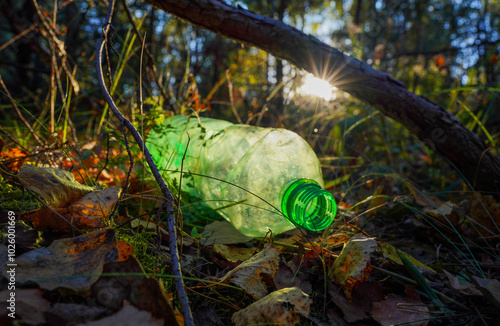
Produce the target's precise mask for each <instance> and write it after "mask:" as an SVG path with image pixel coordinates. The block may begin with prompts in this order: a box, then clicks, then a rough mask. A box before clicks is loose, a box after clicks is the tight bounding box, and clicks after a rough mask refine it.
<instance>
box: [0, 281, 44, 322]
mask: <svg viewBox="0 0 500 326" xmlns="http://www.w3.org/2000/svg"><path fill="white" fill-rule="evenodd" d="M11 292H13V293H15V296H14V298H15V302H14V306H13V307H14V308H15V310H14V316H15V317H16V319H15V320H18V321H19V322H22V324H23V325H40V324H45V323H46V320H45V313H46V312H47V311H48V310H49V309H50V302H48V301H47V300H46V299H44V298H43V296H42V295H43V291H42V290H40V289H19V288H18V289H16V290H15V291H11V290H4V291H2V292H0V321H2V320H10V321H13V320H14V319H13V318H12V317H9V316H8V315H7V314H9V313H11V312H12V310H10V309H9V306H10V303H9V302H7V300H9V299H10V298H11V295H10V293H11ZM2 325H8V324H7V323H5V324H4V323H2Z"/></svg>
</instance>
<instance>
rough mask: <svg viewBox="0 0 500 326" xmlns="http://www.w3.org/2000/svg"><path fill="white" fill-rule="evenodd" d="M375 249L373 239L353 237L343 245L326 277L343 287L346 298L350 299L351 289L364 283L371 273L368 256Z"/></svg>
mask: <svg viewBox="0 0 500 326" xmlns="http://www.w3.org/2000/svg"><path fill="white" fill-rule="evenodd" d="M376 247H377V242H376V241H375V239H373V238H368V237H365V236H354V237H352V238H351V239H350V240H349V242H347V243H346V244H345V245H344V248H343V249H342V252H341V253H340V255H339V257H338V258H337V259H336V260H335V262H334V263H333V266H332V267H331V268H330V271H329V273H328V276H329V277H330V279H332V280H333V281H335V282H336V283H337V284H339V285H341V286H343V288H344V293H345V295H346V297H347V298H349V299H350V298H351V290H352V288H353V287H354V286H355V285H356V284H357V283H360V282H363V281H365V280H366V279H367V278H368V277H369V276H370V273H371V271H372V267H371V265H370V255H371V254H372V253H373V251H374V250H375V248H376Z"/></svg>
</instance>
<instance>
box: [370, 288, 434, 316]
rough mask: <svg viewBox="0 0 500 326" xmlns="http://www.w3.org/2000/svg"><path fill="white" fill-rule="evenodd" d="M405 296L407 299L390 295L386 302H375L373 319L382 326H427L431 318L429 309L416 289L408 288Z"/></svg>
mask: <svg viewBox="0 0 500 326" xmlns="http://www.w3.org/2000/svg"><path fill="white" fill-rule="evenodd" d="M405 294H406V297H402V296H399V295H394V294H389V295H388V296H387V298H386V299H385V300H384V301H381V302H374V303H373V309H372V312H371V314H372V316H373V319H375V320H376V321H377V322H379V323H380V325H382V326H391V325H396V324H404V325H408V326H427V324H428V323H429V320H428V319H430V318H431V315H430V313H429V308H428V307H427V306H426V305H425V304H423V303H422V302H421V301H420V296H419V295H418V293H417V292H416V291H415V288H414V287H410V286H407V287H406V291H405Z"/></svg>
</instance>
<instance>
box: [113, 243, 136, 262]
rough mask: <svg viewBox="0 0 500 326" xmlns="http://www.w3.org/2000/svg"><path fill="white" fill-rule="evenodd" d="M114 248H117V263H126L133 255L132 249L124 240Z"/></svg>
mask: <svg viewBox="0 0 500 326" xmlns="http://www.w3.org/2000/svg"><path fill="white" fill-rule="evenodd" d="M116 247H117V248H118V260H117V262H121V261H126V260H127V259H128V258H129V257H130V256H131V255H132V254H133V253H134V247H133V246H132V245H130V244H129V243H127V242H126V241H125V240H120V241H118V243H117V244H116Z"/></svg>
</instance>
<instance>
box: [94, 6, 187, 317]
mask: <svg viewBox="0 0 500 326" xmlns="http://www.w3.org/2000/svg"><path fill="white" fill-rule="evenodd" d="M114 6H115V1H114V0H110V1H109V7H108V14H107V17H106V25H104V28H103V35H102V36H101V39H100V40H99V42H98V43H97V50H96V68H97V78H98V82H99V87H100V88H101V91H102V93H103V95H104V98H105V99H106V102H107V103H108V105H109V108H110V109H111V111H113V113H114V115H115V116H116V117H117V118H118V119H119V120H120V123H121V124H122V125H124V126H125V127H127V129H128V130H129V131H130V133H131V134H132V136H133V137H134V139H135V141H136V143H137V144H138V145H139V148H140V149H141V151H142V152H143V153H144V157H145V159H146V161H147V162H148V165H149V168H150V169H151V173H152V174H153V176H154V178H155V180H156V182H157V183H158V185H159V186H160V190H161V192H162V194H163V196H164V198H165V205H166V212H167V221H168V232H169V246H170V253H171V255H172V270H173V273H174V275H175V276H177V277H176V279H175V284H176V287H177V292H178V296H179V301H180V303H181V307H182V310H183V313H184V321H185V325H187V326H193V325H194V322H193V316H192V314H191V308H190V306H189V301H188V298H187V294H186V290H185V288H184V280H183V279H182V272H181V265H180V260H179V252H178V250H177V241H176V232H177V230H176V225H175V216H174V207H173V203H174V198H173V196H172V193H171V192H170V190H169V189H168V187H167V185H166V184H165V181H164V180H163V178H162V176H161V174H160V172H159V171H158V167H157V166H156V165H155V163H154V161H153V158H152V156H151V154H150V153H149V150H148V148H147V147H146V146H145V144H144V141H143V140H142V137H141V135H140V134H139V133H138V132H137V130H136V129H135V127H134V126H133V125H132V123H131V122H130V121H129V120H128V119H126V118H125V117H124V116H123V114H122V113H121V112H120V110H118V108H117V107H116V104H115V103H114V101H113V99H112V98H111V95H110V94H109V91H108V89H107V87H106V84H105V82H104V76H103V73H102V52H103V48H104V44H105V43H106V40H107V37H106V36H107V32H108V31H109V30H110V28H111V27H110V23H111V17H112V14H113V10H114Z"/></svg>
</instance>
